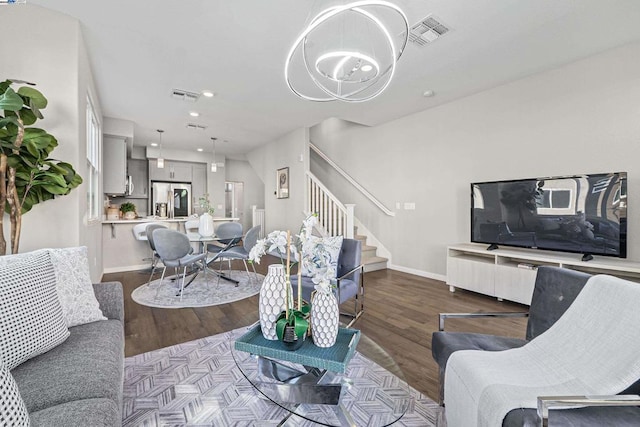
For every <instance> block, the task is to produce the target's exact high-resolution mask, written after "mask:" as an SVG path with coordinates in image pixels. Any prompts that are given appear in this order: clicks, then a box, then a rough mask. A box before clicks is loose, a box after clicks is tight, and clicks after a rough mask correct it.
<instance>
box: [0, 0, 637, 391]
mask: <svg viewBox="0 0 640 427" xmlns="http://www.w3.org/2000/svg"><path fill="white" fill-rule="evenodd" d="M597 3H598V2H591V3H589V5H588V6H584V7H585V8H588V7H596V8H599V7H604V6H600V5H598V4H597ZM43 4H44V3H43ZM563 5H564V6H565V7H568V6H567V3H563ZM17 7H18V5H15V6H11V8H12V9H9V6H7V7H3V8H2V9H0V24H1V27H2V28H4V29H5V30H6V31H7V33H9V34H22V32H23V31H24V28H25V27H26V26H28V25H27V24H26V23H27V22H38V23H46V25H41V24H38V25H33V27H34V28H31V30H30V31H29V35H28V37H24V39H22V40H21V42H20V46H19V47H17V46H15V45H13V44H12V43H8V42H6V41H5V42H3V43H0V54H1V56H2V57H3V58H7V60H4V61H2V64H1V65H0V70H1V71H2V74H3V75H4V78H18V79H24V80H28V81H33V82H36V83H37V88H38V89H39V90H41V91H42V92H43V93H45V94H46V95H47V97H48V98H49V100H50V105H49V107H48V109H47V110H46V111H45V117H46V120H45V121H44V122H43V124H42V126H43V127H45V128H46V129H47V130H48V131H49V132H51V133H52V134H54V135H56V137H57V138H58V140H59V141H60V145H59V146H58V147H57V148H56V151H55V157H57V158H60V159H63V160H65V161H68V162H70V163H72V164H74V166H76V168H77V170H78V171H79V173H80V174H81V175H82V176H84V175H85V174H84V172H85V162H86V160H85V159H86V152H85V148H84V135H85V134H86V129H85V124H84V123H83V122H84V112H85V104H86V99H85V98H86V94H87V93H91V94H92V95H93V96H95V99H98V100H99V99H100V97H101V96H102V95H103V93H101V92H100V91H99V90H98V89H97V87H98V86H99V85H98V82H96V81H94V79H96V80H97V77H96V76H97V75H98V72H97V70H95V69H92V66H91V65H90V64H91V62H90V60H91V52H88V51H87V50H86V47H85V41H84V39H85V38H87V37H88V36H87V35H86V34H85V31H86V28H85V27H84V26H83V25H82V24H80V23H78V21H77V20H74V19H73V18H70V17H68V16H65V15H59V14H58V13H57V12H51V11H48V10H43V9H41V8H39V7H37V6H33V5H31V4H28V5H26V6H25V5H20V6H19V7H29V9H22V10H20V9H18V8H17ZM433 7H434V8H435V5H434V6H433ZM511 7H514V8H516V7H517V6H514V5H511ZM616 7H619V8H620V10H621V11H623V12H622V13H620V15H623V16H624V17H625V19H626V20H622V21H615V22H614V21H612V22H608V21H606V20H605V24H604V25H603V24H602V22H598V21H596V20H594V21H593V25H594V27H595V26H597V25H600V26H604V27H610V26H611V27H614V29H619V30H620V32H621V33H623V34H622V35H621V36H620V39H619V40H617V41H616V42H615V43H613V42H611V44H607V43H608V41H606V42H605V41H602V44H601V45H600V47H599V48H598V49H597V50H594V51H593V52H588V53H584V54H578V55H576V56H575V57H571V59H567V57H564V56H561V53H562V52H566V51H567V50H571V46H572V44H573V43H574V42H575V43H576V44H578V42H577V41H576V40H575V39H580V38H584V37H585V33H576V34H574V35H573V37H574V39H572V38H563V39H557V40H555V43H556V44H557V45H559V46H562V47H564V49H559V48H558V51H557V52H555V51H554V50H553V47H554V43H548V44H544V45H543V46H537V45H528V46H522V49H521V50H520V51H513V50H504V51H503V55H504V57H505V63H507V64H508V63H509V62H510V61H509V59H512V61H514V62H522V61H529V60H531V61H534V59H533V57H534V55H532V54H531V55H529V54H528V53H527V52H528V50H529V49H533V50H536V49H540V50H548V51H550V58H547V60H548V62H547V63H545V64H544V65H542V64H541V65H539V66H538V65H537V64H536V63H535V62H534V63H530V64H528V69H527V71H526V72H523V73H522V74H520V75H516V76H511V78H510V80H509V81H506V80H503V79H501V78H496V79H495V80H494V81H493V83H492V84H489V86H487V87H485V88H483V89H482V90H478V91H477V93H472V94H469V95H467V96H465V97H462V98H459V99H455V100H451V101H450V102H446V103H442V104H438V105H434V106H431V104H429V102H432V101H430V100H429V99H428V98H423V97H422V95H421V93H420V94H417V95H416V98H418V99H417V100H415V101H413V102H414V103H415V104H418V103H422V104H421V105H422V106H423V107H424V108H423V109H422V110H416V111H417V112H413V113H410V114H407V115H404V116H402V117H394V118H392V119H390V120H384V119H380V120H379V123H377V124H375V125H372V126H365V125H361V124H357V123H354V122H353V121H349V118H350V115H349V114H345V115H344V116H342V117H343V118H335V117H332V115H326V118H325V119H324V120H322V121H321V122H320V123H308V124H306V125H305V126H300V127H297V128H292V129H289V130H287V131H286V132H284V134H283V135H281V136H279V137H276V138H274V139H273V140H271V141H270V142H268V143H267V144H265V145H263V146H261V147H258V148H255V149H253V150H251V151H249V152H247V153H245V154H246V161H247V162H248V163H249V164H251V165H252V166H253V168H254V170H255V171H256V173H257V174H258V175H259V176H260V178H261V180H262V181H263V183H264V208H265V211H266V212H267V213H268V214H267V219H266V221H267V222H266V228H267V230H269V231H270V230H275V229H294V230H295V229H297V228H298V227H299V223H300V221H301V219H302V214H301V213H299V212H301V208H300V207H301V206H303V198H302V194H303V191H302V188H303V185H304V166H305V163H304V162H300V161H299V157H300V155H301V154H302V155H303V157H304V158H305V161H308V162H309V167H310V169H311V171H312V172H313V173H314V174H316V175H317V176H318V177H319V178H320V179H321V180H322V181H323V182H325V183H326V184H327V185H329V186H330V187H331V188H332V191H334V192H335V193H336V195H337V196H338V197H339V198H340V199H341V200H345V201H349V202H350V203H354V204H356V216H357V218H358V220H359V221H360V222H361V223H362V224H363V225H364V226H365V227H366V228H367V229H368V230H369V231H370V232H371V233H372V234H373V235H375V236H376V238H377V240H379V241H380V242H382V243H383V245H384V247H385V249H386V250H387V251H388V252H389V253H390V254H392V257H391V261H390V264H389V269H391V270H395V271H400V272H403V273H409V274H412V275H416V276H419V277H425V278H428V279H435V280H438V281H440V282H444V281H445V279H446V257H447V250H446V248H447V246H449V245H451V244H455V243H460V242H468V241H469V235H470V229H469V223H470V217H469V211H470V203H469V184H470V183H471V182H478V181H491V180H501V179H518V178H531V177H540V176H562V175H573V174H580V173H595V172H613V171H626V172H627V173H628V189H629V197H630V198H631V199H632V201H631V204H630V209H631V210H630V211H629V215H628V251H627V252H628V255H627V258H628V260H629V261H640V242H639V240H640V239H637V236H638V233H640V231H638V230H640V219H639V218H638V217H637V215H634V214H633V213H634V208H633V206H634V202H633V199H634V194H636V190H635V189H636V187H637V186H638V185H639V181H638V179H639V178H638V177H637V175H638V168H639V166H638V165H637V161H636V160H635V159H636V158H637V156H638V154H640V153H639V151H640V148H638V141H637V140H638V135H639V134H640V122H639V121H638V116H639V113H640V107H639V106H638V101H637V100H638V99H640V79H639V78H638V76H639V75H640V41H639V40H640V34H638V33H633V31H630V30H629V29H628V26H630V25H631V24H630V23H631V22H634V23H635V18H636V17H637V16H638V14H640V11H638V9H637V7H636V6H635V5H632V4H629V3H625V2H616V3H613V4H610V5H607V6H606V9H615V8H616ZM123 8H124V9H123V10H125V11H126V6H123ZM546 8H547V9H545V10H546V11H547V12H548V13H551V12H550V11H551V10H553V8H554V5H552V4H551V3H549V4H546ZM436 12H437V11H436ZM36 18H37V19H36ZM416 18H418V16H416ZM444 18H445V16H443V19H444ZM447 21H448V23H449V24H450V25H452V26H453V27H456V25H455V20H454V18H453V17H451V18H449V19H447ZM512 24H513V23H512ZM566 25H567V26H570V25H571V19H569V18H567V21H566ZM634 25H635V24H634ZM545 28H546V27H545ZM598 28H600V27H598ZM609 30H610V31H613V30H612V29H609ZM623 30H624V31H623ZM594 31H595V30H594ZM625 31H627V32H625ZM613 32H615V31H613ZM493 37H494V38H492V39H491V41H492V42H493V43H494V44H493V45H492V49H493V50H501V46H502V45H501V40H500V34H497V35H494V36H493ZM594 37H595V36H594ZM586 38H589V36H586ZM595 38H596V39H599V37H595ZM549 39H550V40H553V37H549ZM549 39H546V41H547V42H548V41H549ZM440 42H442V43H444V42H446V39H445V38H443V39H442V40H440V41H439V42H438V43H440ZM434 46H437V45H434ZM580 46H582V45H580ZM577 50H578V48H576V51H577ZM536 52H537V50H536ZM554 55H555V56H554ZM432 60H433V61H437V56H434V57H433V58H432ZM400 64H401V62H400ZM550 64H552V65H550ZM503 65H504V64H503ZM500 72H502V70H495V73H496V74H499V73H500ZM476 74H481V76H480V75H479V76H478V77H477V78H480V77H485V78H486V77H487V76H489V77H490V76H491V74H492V71H491V67H489V66H487V67H486V68H485V69H482V70H473V69H472V70H465V72H464V73H462V72H460V76H459V79H460V81H464V80H468V79H469V80H471V79H474V78H475V76H476ZM500 76H502V74H500ZM4 78H3V79H4ZM396 78H401V74H399V75H398V76H396ZM490 80H491V79H490V78H488V79H486V81H490ZM430 84H435V82H433V83H432V82H430ZM461 84H462V83H461ZM432 87H434V91H435V92H436V97H435V98H437V97H438V96H439V95H440V93H442V94H443V95H446V93H447V91H448V90H453V89H454V88H446V87H443V88H439V87H437V86H432ZM386 102H389V103H392V102H394V100H393V99H389V100H388V101H386ZM434 102H435V101H434ZM360 108H366V104H363V106H361V107H360ZM96 109H97V110H98V114H99V115H102V113H101V105H100V103H99V102H97V103H96ZM354 114H355V113H354ZM335 116H339V115H338V114H335ZM158 126H159V125H158ZM151 131H152V132H154V131H155V129H151ZM309 140H310V141H312V142H313V144H315V145H316V146H318V147H319V148H320V149H321V150H322V151H323V152H325V153H326V154H327V155H328V156H329V157H330V158H332V159H334V160H335V161H336V162H339V163H340V164H341V165H342V166H343V167H344V168H345V169H346V170H347V171H348V173H349V174H350V175H351V176H352V177H353V178H355V179H356V181H357V182H359V183H360V184H361V185H362V186H364V187H365V188H367V189H369V190H370V191H372V192H373V193H375V196H376V197H377V198H379V199H380V200H381V201H382V202H383V204H385V205H386V206H388V207H391V208H393V210H394V211H395V216H393V217H391V216H386V215H384V214H382V213H381V212H380V211H378V210H377V209H376V208H375V207H374V206H373V205H372V204H371V203H370V202H369V201H368V200H367V199H366V198H364V197H363V196H362V195H361V194H360V193H359V192H357V191H355V190H353V189H351V188H350V187H349V186H347V185H343V181H342V178H340V177H339V176H337V175H335V174H334V173H333V172H331V171H330V170H328V169H326V168H324V167H323V166H322V164H321V163H320V161H319V160H318V159H317V158H316V157H314V156H313V154H312V153H311V152H310V151H309V149H308V147H307V143H308V141H309ZM282 166H289V167H290V180H291V196H290V198H288V199H276V198H275V197H274V196H273V192H274V190H275V185H276V184H275V182H274V179H273V175H274V172H275V171H276V170H277V169H278V168H280V167H282ZM372 166H373V167H372ZM85 194H86V189H85V188H84V187H80V188H79V189H78V190H76V191H74V192H72V193H71V194H69V195H67V196H65V197H61V198H59V199H56V200H52V201H47V202H46V203H43V204H41V205H39V206H37V207H36V208H34V209H33V211H31V212H29V213H28V214H27V215H25V217H24V222H23V233H22V234H23V235H22V240H21V246H20V250H21V252H26V251H29V250H34V249H38V248H42V247H68V246H87V247H88V250H89V260H90V268H91V278H92V279H93V280H94V281H96V282H97V281H99V280H100V279H101V277H102V275H103V268H102V256H103V254H102V242H101V240H102V228H101V225H100V224H99V223H98V224H95V223H92V222H90V221H87V220H86V216H85V215H86V214H85V212H86V206H85V205H86V200H85ZM405 203H409V204H411V203H414V204H415V209H414V210H413V209H405V208H404V206H405ZM396 206H399V207H400V208H397V207H396ZM5 224H6V222H5ZM6 234H7V233H6ZM419 286H420V285H418V287H417V288H416V289H411V290H410V292H415V293H416V294H417V293H420V292H421V291H422V290H421V289H420V287H419ZM443 286H444V285H443ZM424 357H429V355H425V356H424ZM430 397H432V398H435V396H430Z"/></svg>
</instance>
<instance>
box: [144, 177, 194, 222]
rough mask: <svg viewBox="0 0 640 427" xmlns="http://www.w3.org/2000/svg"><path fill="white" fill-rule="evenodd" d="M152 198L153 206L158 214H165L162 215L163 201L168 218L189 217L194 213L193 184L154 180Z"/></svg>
mask: <svg viewBox="0 0 640 427" xmlns="http://www.w3.org/2000/svg"><path fill="white" fill-rule="evenodd" d="M151 200H152V202H153V203H152V205H151V206H152V207H153V209H154V213H155V214H156V215H157V216H165V215H162V213H163V212H162V210H163V209H162V207H163V203H164V208H165V209H164V210H165V211H166V217H168V218H179V217H187V216H189V215H191V214H192V210H191V184H177V183H175V182H152V183H151Z"/></svg>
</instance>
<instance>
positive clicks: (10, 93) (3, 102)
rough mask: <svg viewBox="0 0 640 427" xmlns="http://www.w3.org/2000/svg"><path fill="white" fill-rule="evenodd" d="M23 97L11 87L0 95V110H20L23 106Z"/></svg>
mask: <svg viewBox="0 0 640 427" xmlns="http://www.w3.org/2000/svg"><path fill="white" fill-rule="evenodd" d="M22 104H23V101H22V98H21V97H20V95H18V94H17V93H16V92H15V91H14V90H13V89H11V88H10V87H8V88H7V90H6V91H5V92H4V93H3V94H2V95H0V110H5V111H19V110H20V109H21V108H22Z"/></svg>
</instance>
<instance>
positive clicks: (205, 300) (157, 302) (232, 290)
mask: <svg viewBox="0 0 640 427" xmlns="http://www.w3.org/2000/svg"><path fill="white" fill-rule="evenodd" d="M172 270H173V269H167V274H169V272H170V271H171V272H172ZM223 273H224V274H225V275H226V276H229V277H231V278H233V279H236V280H239V281H240V283H239V284H238V286H236V285H235V283H232V282H229V281H227V280H224V279H222V278H221V279H219V280H218V278H217V277H216V275H215V274H214V273H212V272H208V273H207V278H206V279H207V280H205V276H204V274H203V273H200V274H198V276H197V277H196V278H195V280H194V281H193V283H191V284H190V285H189V286H188V287H186V288H185V289H184V292H183V294H182V299H181V298H180V297H179V296H176V294H177V293H178V291H179V290H180V282H181V280H182V276H180V279H176V280H171V279H167V278H166V277H165V279H164V280H163V281H162V283H160V279H157V280H154V281H152V282H151V283H150V284H149V285H148V286H147V284H146V283H145V284H144V285H141V286H139V287H138V288H136V289H134V291H133V292H132V293H131V298H132V299H133V300H134V301H135V302H137V303H138V304H141V305H147V306H149V307H158V308H184V307H207V306H211V305H218V304H227V303H230V302H234V301H239V300H241V299H245V298H249V297H251V296H253V295H256V294H258V293H260V287H261V286H262V281H263V280H264V276H263V275H261V274H256V273H253V272H250V273H249V275H248V276H247V272H246V271H240V270H231V271H229V270H226V271H223ZM188 282H189V276H187V281H186V282H185V283H188Z"/></svg>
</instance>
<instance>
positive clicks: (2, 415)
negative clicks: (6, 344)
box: [0, 362, 30, 427]
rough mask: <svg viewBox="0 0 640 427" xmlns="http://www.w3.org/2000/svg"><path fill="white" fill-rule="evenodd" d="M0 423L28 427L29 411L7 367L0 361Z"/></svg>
mask: <svg viewBox="0 0 640 427" xmlns="http://www.w3.org/2000/svg"><path fill="white" fill-rule="evenodd" d="M0 425H1V426H16V427H24V426H26V427H28V426H29V425H30V422H29V413H28V412H27V408H26V406H24V401H23V400H22V397H21V396H20V391H18V386H17V385H16V382H15V381H14V380H13V376H12V375H11V372H9V369H7V367H6V366H4V365H3V364H2V362H0Z"/></svg>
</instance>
